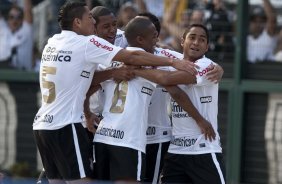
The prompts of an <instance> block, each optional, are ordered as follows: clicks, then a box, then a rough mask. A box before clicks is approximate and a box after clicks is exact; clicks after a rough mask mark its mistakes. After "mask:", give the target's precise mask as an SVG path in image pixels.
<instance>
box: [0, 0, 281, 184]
mask: <svg viewBox="0 0 282 184" xmlns="http://www.w3.org/2000/svg"><path fill="white" fill-rule="evenodd" d="M81 1H85V2H86V3H87V5H88V6H89V8H90V9H92V8H93V7H95V6H97V5H103V6H106V7H108V8H110V9H111V10H112V11H113V12H114V13H115V15H116V16H117V18H118V27H119V28H120V29H123V28H124V26H125V25H126V23H127V22H128V21H129V20H130V19H132V18H133V17H135V16H136V15H137V14H138V13H140V12H146V11H149V12H151V13H153V14H155V15H157V16H158V17H159V19H160V20H161V22H162V29H161V34H160V41H159V43H158V44H159V45H163V46H165V47H168V48H171V49H174V50H176V51H179V52H181V51H182V50H181V47H180V38H181V36H182V33H183V31H184V29H185V27H187V26H188V25H189V24H191V23H202V24H205V25H206V26H207V28H208V29H209V31H210V48H209V52H208V53H207V56H208V57H210V58H211V59H213V60H214V61H215V62H217V63H218V64H220V65H221V66H222V67H223V69H224V71H225V72H224V75H223V79H222V81H221V82H220V92H219V113H218V119H219V123H218V124H219V131H220V134H221V139H222V147H223V153H224V159H225V163H226V174H227V183H229V184H247V183H255V184H278V183H282V0H81ZM64 2H65V1H64V0H0V173H3V174H4V175H5V178H9V181H10V182H13V181H14V182H17V181H18V182H19V181H23V180H21V179H23V178H37V177H38V175H39V173H40V171H41V170H42V165H41V162H40V158H39V155H38V153H37V150H36V145H35V143H34V140H33V134H32V123H33V119H34V116H35V114H36V112H37V110H38V108H39V105H40V101H41V99H40V92H39V80H38V78H39V76H38V71H39V66H40V57H41V52H42V50H43V47H44V45H45V44H46V41H47V40H48V38H49V37H50V36H52V35H53V34H55V33H59V32H60V29H59V26H58V24H57V13H58V10H59V7H60V6H61V5H62V4H63V3H64ZM0 178H1V174H0ZM0 180H1V179H0ZM0 183H1V182H0ZM21 183H22V182H21Z"/></svg>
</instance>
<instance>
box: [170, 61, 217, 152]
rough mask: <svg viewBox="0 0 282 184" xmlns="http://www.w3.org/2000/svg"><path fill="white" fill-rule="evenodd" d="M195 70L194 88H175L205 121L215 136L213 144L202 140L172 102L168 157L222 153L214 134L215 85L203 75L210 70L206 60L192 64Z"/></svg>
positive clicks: (215, 111) (193, 121)
mask: <svg viewBox="0 0 282 184" xmlns="http://www.w3.org/2000/svg"><path fill="white" fill-rule="evenodd" d="M195 64H197V65H198V66H199V67H200V68H199V69H197V70H198V74H197V76H196V78H197V84H191V85H179V86H180V88H181V89H182V90H183V91H185V92H186V94H187V95H188V96H189V98H190V100H191V101H192V103H193V104H194V106H195V107H196V109H198V111H199V113H200V114H201V115H202V116H203V117H204V118H205V119H206V120H208V121H209V122H210V123H211V124H212V127H213V129H214V131H215V132H216V140H214V141H212V142H210V141H209V140H205V137H204V135H203V134H202V133H201V130H200V128H199V126H198V125H197V123H196V121H195V120H194V119H193V118H192V117H190V116H189V114H188V113H187V112H185V111H184V110H183V109H182V108H181V107H180V106H179V105H178V104H177V103H176V102H175V101H172V124H173V125H172V126H173V129H172V134H173V138H172V140H171V143H170V146H169V150H168V152H169V153H174V154H203V153H211V152H218V153H220V152H221V151H222V149H221V146H220V138H219V134H218V131H217V128H218V127H217V112H218V84H215V83H213V82H210V81H209V80H208V79H207V78H206V73H207V72H208V71H210V70H211V69H212V68H213V67H214V63H213V62H212V61H211V60H210V59H208V58H205V57H204V58H202V59H199V60H197V61H196V63H195Z"/></svg>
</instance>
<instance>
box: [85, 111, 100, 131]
mask: <svg viewBox="0 0 282 184" xmlns="http://www.w3.org/2000/svg"><path fill="white" fill-rule="evenodd" d="M85 119H86V127H87V129H88V131H90V132H92V133H95V132H96V129H97V126H98V125H99V123H100V119H99V118H98V117H97V116H96V115H95V114H94V113H90V114H88V115H87V116H85Z"/></svg>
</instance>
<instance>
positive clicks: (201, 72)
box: [198, 63, 214, 76]
mask: <svg viewBox="0 0 282 184" xmlns="http://www.w3.org/2000/svg"><path fill="white" fill-rule="evenodd" d="M213 68H214V64H213V63H211V64H210V65H209V66H208V67H207V68H205V69H203V70H202V71H198V74H199V75H200V76H203V75H205V74H206V73H208V72H209V71H211V70H212V69H213Z"/></svg>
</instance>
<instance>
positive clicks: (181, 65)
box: [172, 60, 199, 76]
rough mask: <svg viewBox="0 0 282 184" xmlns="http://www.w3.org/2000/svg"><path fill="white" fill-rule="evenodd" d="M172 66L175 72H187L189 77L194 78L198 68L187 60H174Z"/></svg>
mask: <svg viewBox="0 0 282 184" xmlns="http://www.w3.org/2000/svg"><path fill="white" fill-rule="evenodd" d="M172 66H173V68H175V69H177V70H182V71H186V72H189V73H190V74H191V75H194V76H195V75H197V70H196V68H199V66H198V65H196V64H195V63H193V62H191V61H188V60H179V61H178V60H174V61H173V65H172Z"/></svg>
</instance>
